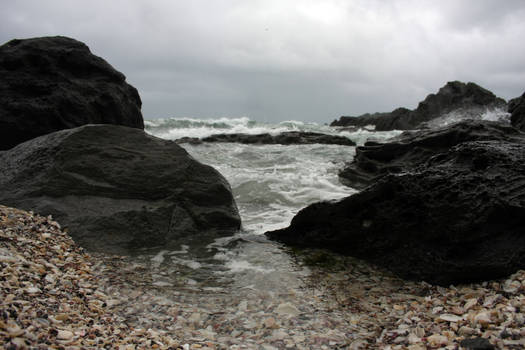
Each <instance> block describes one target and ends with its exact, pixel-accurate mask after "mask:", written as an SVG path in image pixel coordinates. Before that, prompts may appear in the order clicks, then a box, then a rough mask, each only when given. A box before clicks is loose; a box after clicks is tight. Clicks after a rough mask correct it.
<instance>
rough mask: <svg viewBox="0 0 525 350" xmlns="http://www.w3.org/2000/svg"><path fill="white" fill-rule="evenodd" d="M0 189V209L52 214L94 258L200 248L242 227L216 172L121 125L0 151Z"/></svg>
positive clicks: (60, 134) (86, 129) (59, 135)
mask: <svg viewBox="0 0 525 350" xmlns="http://www.w3.org/2000/svg"><path fill="white" fill-rule="evenodd" d="M0 188H1V191H0V203H2V204H4V205H9V206H13V207H18V208H21V209H25V210H33V211H35V212H37V213H40V214H43V215H53V217H54V218H56V219H57V220H58V221H59V222H60V223H62V224H63V225H65V226H67V227H68V229H69V233H70V234H71V236H72V237H73V238H74V239H75V241H77V242H78V243H79V244H81V245H82V246H84V247H85V248H87V249H90V250H94V251H104V252H116V253H121V252H127V250H128V249H133V248H135V247H148V246H162V245H166V244H170V242H175V241H177V240H180V239H183V240H191V239H192V237H194V238H193V239H197V240H198V241H199V242H200V241H206V239H214V238H216V237H217V236H219V235H226V234H227V235H230V234H232V233H233V232H235V231H236V230H238V229H239V226H240V218H239V214H238V211H237V207H236V205H235V202H234V199H233V196H232V193H231V190H230V186H229V184H228V182H227V181H226V180H225V179H224V178H223V177H222V176H221V175H220V174H219V173H218V172H217V171H216V170H215V169H213V168H212V167H210V166H207V165H203V164H201V163H199V162H197V161H196V160H194V159H193V158H192V157H191V156H190V155H188V153H187V152H186V151H185V150H184V149H183V148H182V147H180V146H178V145H177V144H175V143H174V142H172V141H167V140H163V139H159V138H156V137H153V136H150V135H148V134H146V133H145V132H144V131H143V130H139V129H135V128H128V127H124V126H115V125H86V126H82V127H78V128H74V129H68V130H62V131H57V132H54V133H51V134H47V135H44V136H40V137H38V138H35V139H32V140H29V141H26V142H24V143H22V144H20V145H18V146H16V147H15V148H13V149H11V150H8V151H3V152H0ZM197 235H198V236H197ZM196 237H198V238H196ZM203 237H204V238H203Z"/></svg>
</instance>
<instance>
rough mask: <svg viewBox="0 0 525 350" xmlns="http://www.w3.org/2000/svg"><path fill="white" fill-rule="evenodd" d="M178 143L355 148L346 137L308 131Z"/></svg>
mask: <svg viewBox="0 0 525 350" xmlns="http://www.w3.org/2000/svg"><path fill="white" fill-rule="evenodd" d="M177 142H178V143H192V144H198V143H202V142H237V143H245V144H258V145H270V144H281V145H305V144H314V143H319V144H328V145H347V146H355V142H353V141H352V140H350V139H349V138H347V137H344V136H337V135H328V134H321V133H316V132H306V131H287V132H282V133H279V134H277V135H271V134H257V135H250V134H217V135H211V136H208V137H204V138H202V139H197V138H182V139H179V140H177Z"/></svg>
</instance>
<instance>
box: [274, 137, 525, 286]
mask: <svg viewBox="0 0 525 350" xmlns="http://www.w3.org/2000/svg"><path fill="white" fill-rule="evenodd" d="M523 136H525V135H523ZM524 138H525V137H523V138H522V139H521V140H519V138H518V139H516V140H514V141H505V140H490V141H468V142H463V143H459V144H457V145H456V146H454V147H451V148H450V149H448V150H446V151H444V152H442V153H440V154H437V155H435V156H433V157H430V158H429V159H428V160H427V161H426V162H425V163H422V164H420V166H418V167H416V168H413V169H411V170H410V171H407V172H403V173H399V174H390V175H387V176H384V177H382V178H381V179H380V180H379V181H377V182H376V183H374V184H372V185H370V186H369V187H367V188H366V189H364V190H363V191H361V192H359V193H357V194H355V195H352V196H350V197H347V198H345V199H342V200H340V201H335V202H320V203H315V204H312V205H310V206H308V207H306V208H305V209H303V210H301V211H300V212H299V213H298V214H297V215H296V216H295V217H294V218H293V220H292V223H291V225H290V226H289V227H287V228H284V229H281V230H277V231H272V232H267V233H266V235H268V236H269V237H270V238H271V239H274V240H277V241H280V242H283V243H285V244H288V245H292V246H303V247H314V248H326V249H331V250H333V251H336V252H339V253H342V254H346V255H350V256H355V257H359V258H362V259H365V260H368V261H370V262H372V263H375V264H377V265H380V266H383V267H386V268H388V269H390V270H392V271H393V272H395V273H396V274H398V275H400V276H402V277H404V278H407V279H414V280H424V281H427V282H429V283H435V284H440V285H449V284H452V283H453V284H456V283H468V282H474V281H484V280H491V279H495V278H500V277H504V276H506V275H509V274H512V273H514V272H516V271H517V270H519V269H523V268H525V140H524Z"/></svg>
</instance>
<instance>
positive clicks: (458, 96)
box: [330, 81, 506, 131]
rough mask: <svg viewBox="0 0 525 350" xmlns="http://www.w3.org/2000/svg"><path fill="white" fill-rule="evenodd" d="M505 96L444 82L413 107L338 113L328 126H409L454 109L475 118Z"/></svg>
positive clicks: (502, 102) (383, 128) (502, 103)
mask: <svg viewBox="0 0 525 350" xmlns="http://www.w3.org/2000/svg"><path fill="white" fill-rule="evenodd" d="M505 105H506V103H505V100H503V99H501V98H499V97H496V96H495V95H494V94H493V93H492V92H490V91H488V90H486V89H484V88H482V87H480V86H479V85H476V84H474V83H466V84H465V83H462V82H460V81H452V82H448V83H447V84H446V85H445V86H443V87H442V88H441V89H439V91H438V93H437V94H430V95H428V96H427V97H426V98H425V100H424V101H422V102H420V103H419V105H418V106H417V108H416V109H414V110H410V109H407V108H397V109H395V110H394V111H392V112H390V113H375V114H368V113H367V114H364V115H361V116H359V117H346V116H344V117H341V118H340V119H339V120H334V121H333V122H332V123H331V124H330V125H331V126H345V127H348V126H357V127H364V126H367V125H374V126H375V129H376V130H378V131H386V130H413V129H417V128H419V127H420V126H421V124H423V123H425V122H428V121H431V120H433V119H436V118H439V117H443V116H444V115H446V114H449V113H453V112H455V111H458V113H461V114H462V115H464V116H466V117H468V116H469V117H471V118H476V117H479V116H480V115H481V114H483V113H485V112H486V110H487V109H497V108H505Z"/></svg>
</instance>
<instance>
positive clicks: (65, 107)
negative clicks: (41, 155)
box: [0, 36, 144, 150]
mask: <svg viewBox="0 0 525 350" xmlns="http://www.w3.org/2000/svg"><path fill="white" fill-rule="evenodd" d="M140 108H141V100H140V97H139V94H138V92H137V90H136V89H135V88H134V87H133V86H131V85H129V84H127V83H126V78H125V76H124V75H123V74H122V73H120V72H118V71H116V70H115V69H114V68H113V67H112V66H111V65H110V64H108V63H107V62H106V61H105V60H104V59H102V58H100V57H98V56H95V55H93V54H92V53H91V52H90V50H89V48H88V47H87V46H86V45H85V44H83V43H81V42H79V41H77V40H74V39H70V38H67V37H61V36H57V37H43V38H33V39H23V40H19V39H15V40H11V41H9V42H7V43H5V44H4V45H2V46H0V150H1V149H9V148H12V147H14V146H16V145H17V144H19V143H21V142H24V141H26V140H29V139H32V138H34V137H37V136H40V135H44V134H47V133H51V132H53V131H57V130H62V129H69V128H74V127H77V126H80V125H84V124H102V123H104V124H117V125H124V126H129V127H133V128H138V129H143V128H144V121H143V118H142V113H141V111H140Z"/></svg>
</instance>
